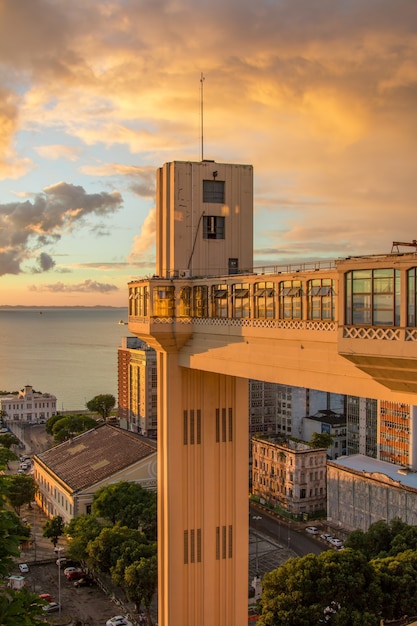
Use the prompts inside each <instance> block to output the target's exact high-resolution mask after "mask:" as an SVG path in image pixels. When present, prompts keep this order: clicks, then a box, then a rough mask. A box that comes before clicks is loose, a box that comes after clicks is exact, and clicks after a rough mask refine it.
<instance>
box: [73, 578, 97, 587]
mask: <svg viewBox="0 0 417 626" xmlns="http://www.w3.org/2000/svg"><path fill="white" fill-rule="evenodd" d="M92 585H94V580H93V579H92V578H90V577H89V576H83V577H82V578H79V579H78V580H76V581H75V582H74V587H91V586H92Z"/></svg>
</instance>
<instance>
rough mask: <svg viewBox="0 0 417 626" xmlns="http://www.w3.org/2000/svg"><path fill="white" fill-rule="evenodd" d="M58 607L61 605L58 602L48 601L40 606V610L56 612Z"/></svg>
mask: <svg viewBox="0 0 417 626" xmlns="http://www.w3.org/2000/svg"><path fill="white" fill-rule="evenodd" d="M60 608H61V605H60V604H58V602H50V603H49V604H45V606H43V607H42V611H45V613H56V612H57V611H59V609H60Z"/></svg>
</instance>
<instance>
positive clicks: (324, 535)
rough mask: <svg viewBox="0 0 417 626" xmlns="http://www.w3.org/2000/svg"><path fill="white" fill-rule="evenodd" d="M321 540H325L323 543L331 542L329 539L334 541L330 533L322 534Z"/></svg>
mask: <svg viewBox="0 0 417 626" xmlns="http://www.w3.org/2000/svg"><path fill="white" fill-rule="evenodd" d="M320 539H323V541H329V539H332V536H331V535H330V534H329V533H322V534H321V535H320Z"/></svg>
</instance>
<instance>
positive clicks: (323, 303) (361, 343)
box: [128, 253, 417, 404]
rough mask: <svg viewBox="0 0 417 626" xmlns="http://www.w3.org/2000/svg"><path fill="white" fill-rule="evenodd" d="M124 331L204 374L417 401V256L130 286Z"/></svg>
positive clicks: (174, 277)
mask: <svg viewBox="0 0 417 626" xmlns="http://www.w3.org/2000/svg"><path fill="white" fill-rule="evenodd" d="M128 288H129V330H130V331H131V332H133V333H134V334H135V335H137V336H139V337H141V338H142V339H144V340H145V341H146V342H147V343H148V344H149V345H151V346H152V347H154V348H155V349H156V350H157V351H163V352H168V353H169V352H177V353H178V359H179V364H180V365H182V366H184V367H187V368H191V369H199V370H204V371H211V372H217V373H223V374H228V375H232V376H238V377H243V378H253V379H257V380H265V381H269V382H277V383H281V384H288V385H295V386H300V387H310V388H314V389H321V390H323V391H330V392H334V393H343V394H351V395H358V396H363V397H373V398H379V399H386V400H389V399H391V400H396V401H399V400H401V401H402V402H405V401H408V402H410V403H411V404H415V403H416V397H415V394H417V343H416V342H417V322H416V307H417V254H416V253H411V254H409V253H407V254H399V253H394V254H388V255H372V256H360V257H348V258H345V259H338V260H334V261H318V262H309V263H302V264H299V265H284V266H281V265H276V266H272V267H262V268H251V270H250V271H247V272H243V273H242V272H239V273H236V274H227V275H219V276H210V277H204V276H200V275H198V272H193V273H191V272H183V273H182V275H180V272H171V273H170V274H169V275H168V276H161V277H157V276H154V277H152V278H146V279H140V280H134V281H132V282H130V283H129V285H128Z"/></svg>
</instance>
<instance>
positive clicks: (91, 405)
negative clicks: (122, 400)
mask: <svg viewBox="0 0 417 626" xmlns="http://www.w3.org/2000/svg"><path fill="white" fill-rule="evenodd" d="M115 404H116V398H115V397H114V396H113V395H111V394H110V393H107V394H101V395H98V396H94V398H92V399H91V400H89V401H88V402H87V403H86V407H87V409H88V410H89V411H91V412H92V413H98V414H99V415H101V417H102V418H103V419H104V420H105V419H107V418H108V417H109V415H110V413H111V412H112V410H113V409H114V407H115Z"/></svg>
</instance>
